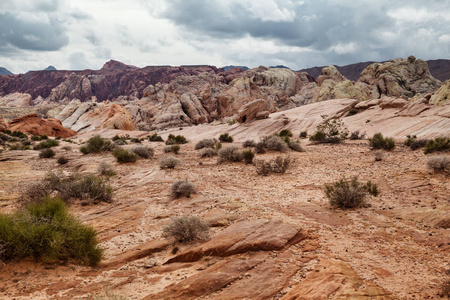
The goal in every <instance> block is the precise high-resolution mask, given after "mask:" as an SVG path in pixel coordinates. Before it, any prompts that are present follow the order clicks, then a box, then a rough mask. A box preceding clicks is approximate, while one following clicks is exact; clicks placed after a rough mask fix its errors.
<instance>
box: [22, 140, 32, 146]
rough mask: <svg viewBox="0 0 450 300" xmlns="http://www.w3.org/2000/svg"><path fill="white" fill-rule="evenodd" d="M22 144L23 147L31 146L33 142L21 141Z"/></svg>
mask: <svg viewBox="0 0 450 300" xmlns="http://www.w3.org/2000/svg"><path fill="white" fill-rule="evenodd" d="M20 142H21V143H22V145H24V146H30V145H31V141H30V140H22V141H20Z"/></svg>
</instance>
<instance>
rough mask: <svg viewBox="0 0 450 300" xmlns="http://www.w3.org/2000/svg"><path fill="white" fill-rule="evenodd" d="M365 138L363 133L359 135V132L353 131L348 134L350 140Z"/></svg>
mask: <svg viewBox="0 0 450 300" xmlns="http://www.w3.org/2000/svg"><path fill="white" fill-rule="evenodd" d="M365 136H366V134H365V133H361V134H360V133H359V130H356V131H353V132H352V133H350V137H349V139H350V140H362V139H364V137H365Z"/></svg>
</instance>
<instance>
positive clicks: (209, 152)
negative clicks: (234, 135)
mask: <svg viewBox="0 0 450 300" xmlns="http://www.w3.org/2000/svg"><path fill="white" fill-rule="evenodd" d="M200 156H201V157H211V156H217V151H216V150H214V149H212V148H204V149H203V150H202V152H201V153H200Z"/></svg>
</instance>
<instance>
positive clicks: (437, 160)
mask: <svg viewBox="0 0 450 300" xmlns="http://www.w3.org/2000/svg"><path fill="white" fill-rule="evenodd" d="M427 166H428V168H429V169H431V170H433V171H434V172H449V173H450V156H446V155H440V156H435V157H430V158H429V159H428V161H427Z"/></svg>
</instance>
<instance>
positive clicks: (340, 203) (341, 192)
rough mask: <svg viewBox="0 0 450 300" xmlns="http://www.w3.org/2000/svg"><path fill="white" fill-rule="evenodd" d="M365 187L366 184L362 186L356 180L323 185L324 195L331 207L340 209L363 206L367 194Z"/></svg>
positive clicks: (343, 180) (342, 180) (341, 180)
mask: <svg viewBox="0 0 450 300" xmlns="http://www.w3.org/2000/svg"><path fill="white" fill-rule="evenodd" d="M367 186H368V183H367V184H366V185H364V184H362V183H360V182H359V181H358V180H357V179H356V178H353V179H352V180H351V181H347V180H345V179H340V180H339V181H336V182H334V183H332V184H326V185H325V195H326V196H327V198H328V200H329V201H330V204H331V206H334V207H339V208H342V209H349V208H356V207H361V206H364V205H365V198H366V196H367V193H368V187H367ZM370 186H372V184H370ZM377 194H378V191H377Z"/></svg>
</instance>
